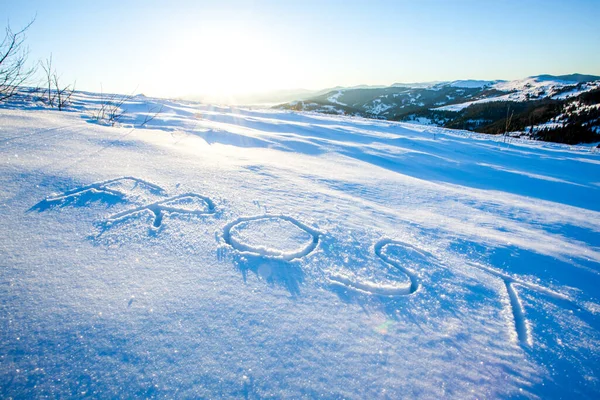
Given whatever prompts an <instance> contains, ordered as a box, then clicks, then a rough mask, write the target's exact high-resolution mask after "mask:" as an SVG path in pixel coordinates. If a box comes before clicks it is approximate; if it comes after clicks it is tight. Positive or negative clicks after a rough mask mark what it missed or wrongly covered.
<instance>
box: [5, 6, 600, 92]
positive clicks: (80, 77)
mask: <svg viewBox="0 0 600 400" xmlns="http://www.w3.org/2000/svg"><path fill="white" fill-rule="evenodd" d="M33 18H35V21H34V23H33V25H32V26H31V27H30V29H29V30H28V31H27V45H28V47H29V50H30V53H29V59H30V61H31V62H35V61H36V60H43V59H45V58H47V57H49V56H50V54H52V57H53V61H54V65H55V67H56V69H57V71H58V72H59V74H60V75H61V79H62V80H63V81H64V82H65V83H66V82H75V81H76V87H77V89H81V90H90V91H100V90H101V88H102V90H104V91H105V92H118V93H133V92H135V93H144V94H146V95H152V96H163V97H182V96H201V95H205V94H208V95H216V96H217V95H218V96H242V95H244V94H248V93H257V92H267V91H273V90H282V89H296V88H305V89H323V88H329V87H334V86H354V85H361V84H367V85H390V84H393V83H395V82H430V81H445V80H456V79H519V78H524V77H526V76H531V75H539V74H555V75H558V74H569V73H574V72H578V73H585V74H595V75H600V51H599V50H600V23H598V21H600V0H569V1H566V0H560V1H558V0H519V1H512V0H504V1H500V0H496V1H493V0H485V1H482V0H478V1H474V0H412V1H408V0H406V1H405V0H391V1H384V0H380V1H378V0H370V1H353V0H319V1H313V0H302V1H291V0H290V1H288V0H264V1H261V0H255V1H248V0H246V1H242V0H238V1H225V0H222V1H215V0H213V1H203V0H171V1H153V0H127V1H126V0H120V1H114V0H103V1H92V0H90V1H86V0H79V1H59V0H56V1H47V0H42V1H33V0H32V1H28V0H19V1H15V0H0V27H2V28H3V27H4V26H6V24H7V23H10V25H11V27H12V28H13V29H17V28H21V27H23V26H24V25H26V24H27V23H28V22H29V21H30V20H31V19H33Z"/></svg>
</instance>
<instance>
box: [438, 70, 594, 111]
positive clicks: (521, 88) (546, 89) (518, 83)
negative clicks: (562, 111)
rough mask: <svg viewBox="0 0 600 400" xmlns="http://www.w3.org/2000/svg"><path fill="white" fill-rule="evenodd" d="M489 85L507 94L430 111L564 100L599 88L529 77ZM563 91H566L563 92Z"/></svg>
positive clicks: (590, 83)
mask: <svg viewBox="0 0 600 400" xmlns="http://www.w3.org/2000/svg"><path fill="white" fill-rule="evenodd" d="M457 82H462V81H457ZM466 82H471V81H466ZM474 82H478V81H474ZM482 82H485V81H482ZM494 82H495V83H494ZM489 83H493V84H492V85H491V86H490V88H492V89H496V90H499V91H501V92H508V93H507V94H504V95H499V96H494V97H486V98H483V99H479V100H474V101H468V102H463V103H459V104H450V105H446V106H443V107H437V108H433V109H432V110H438V111H454V112H459V111H462V110H464V109H465V108H467V107H469V106H471V105H473V104H483V103H489V102H494V101H518V102H521V101H527V100H530V99H539V98H545V97H550V98H553V99H556V100H564V99H568V98H570V97H574V96H578V95H580V94H582V93H585V92H588V91H590V90H594V89H597V88H598V87H600V82H599V81H595V82H587V83H583V84H581V85H577V84H576V83H575V82H572V81H563V80H559V79H543V78H540V77H529V78H525V79H520V80H514V81H489ZM471 87H476V86H471ZM565 89H566V91H564V92H563V90H565Z"/></svg>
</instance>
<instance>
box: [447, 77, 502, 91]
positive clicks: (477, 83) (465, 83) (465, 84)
mask: <svg viewBox="0 0 600 400" xmlns="http://www.w3.org/2000/svg"><path fill="white" fill-rule="evenodd" d="M496 82H498V81H482V80H475V79H467V80H458V81H453V82H450V86H451V87H459V88H468V89H476V88H484V87H486V86H490V85H492V84H494V83H496Z"/></svg>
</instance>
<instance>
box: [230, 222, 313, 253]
mask: <svg viewBox="0 0 600 400" xmlns="http://www.w3.org/2000/svg"><path fill="white" fill-rule="evenodd" d="M265 223H266V225H267V228H268V230H270V232H269V237H267V235H266V234H265V233H264V232H263V235H262V237H259V238H257V237H256V235H257V234H256V233H254V234H253V232H252V231H253V229H255V228H259V227H260V225H261V224H262V225H265ZM269 224H271V225H273V226H271V227H269V226H268V225H269ZM319 235H320V233H319V232H318V231H316V230H315V229H313V228H311V227H309V226H307V225H305V224H303V223H302V222H300V221H298V220H297V219H295V218H292V217H289V216H287V215H259V216H253V217H241V218H238V219H236V220H234V221H232V222H230V223H228V224H227V225H225V227H224V228H223V238H224V240H225V243H227V244H228V245H230V246H231V247H233V248H234V249H235V250H237V251H238V252H239V253H241V254H248V255H253V256H261V257H264V258H271V259H278V260H285V261H291V260H294V259H297V258H301V257H305V256H307V255H308V254H310V253H311V252H312V251H313V250H314V249H315V248H316V247H317V245H318V244H319ZM282 237H285V239H284V240H282ZM257 239H258V240H257ZM261 241H263V243H260V242H261ZM283 241H285V242H286V243H285V244H283V243H282V242H283ZM264 242H272V243H264Z"/></svg>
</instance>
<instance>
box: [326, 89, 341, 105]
mask: <svg viewBox="0 0 600 400" xmlns="http://www.w3.org/2000/svg"><path fill="white" fill-rule="evenodd" d="M343 93H344V91H343V90H338V91H337V92H335V93H334V94H332V95H331V96H329V97H328V98H327V101H328V102H330V103H335V104H339V105H340V106H345V105H346V104H344V103H342V102H340V101H339V100H338V99H339V97H340V96H341V95H342V94H343Z"/></svg>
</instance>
